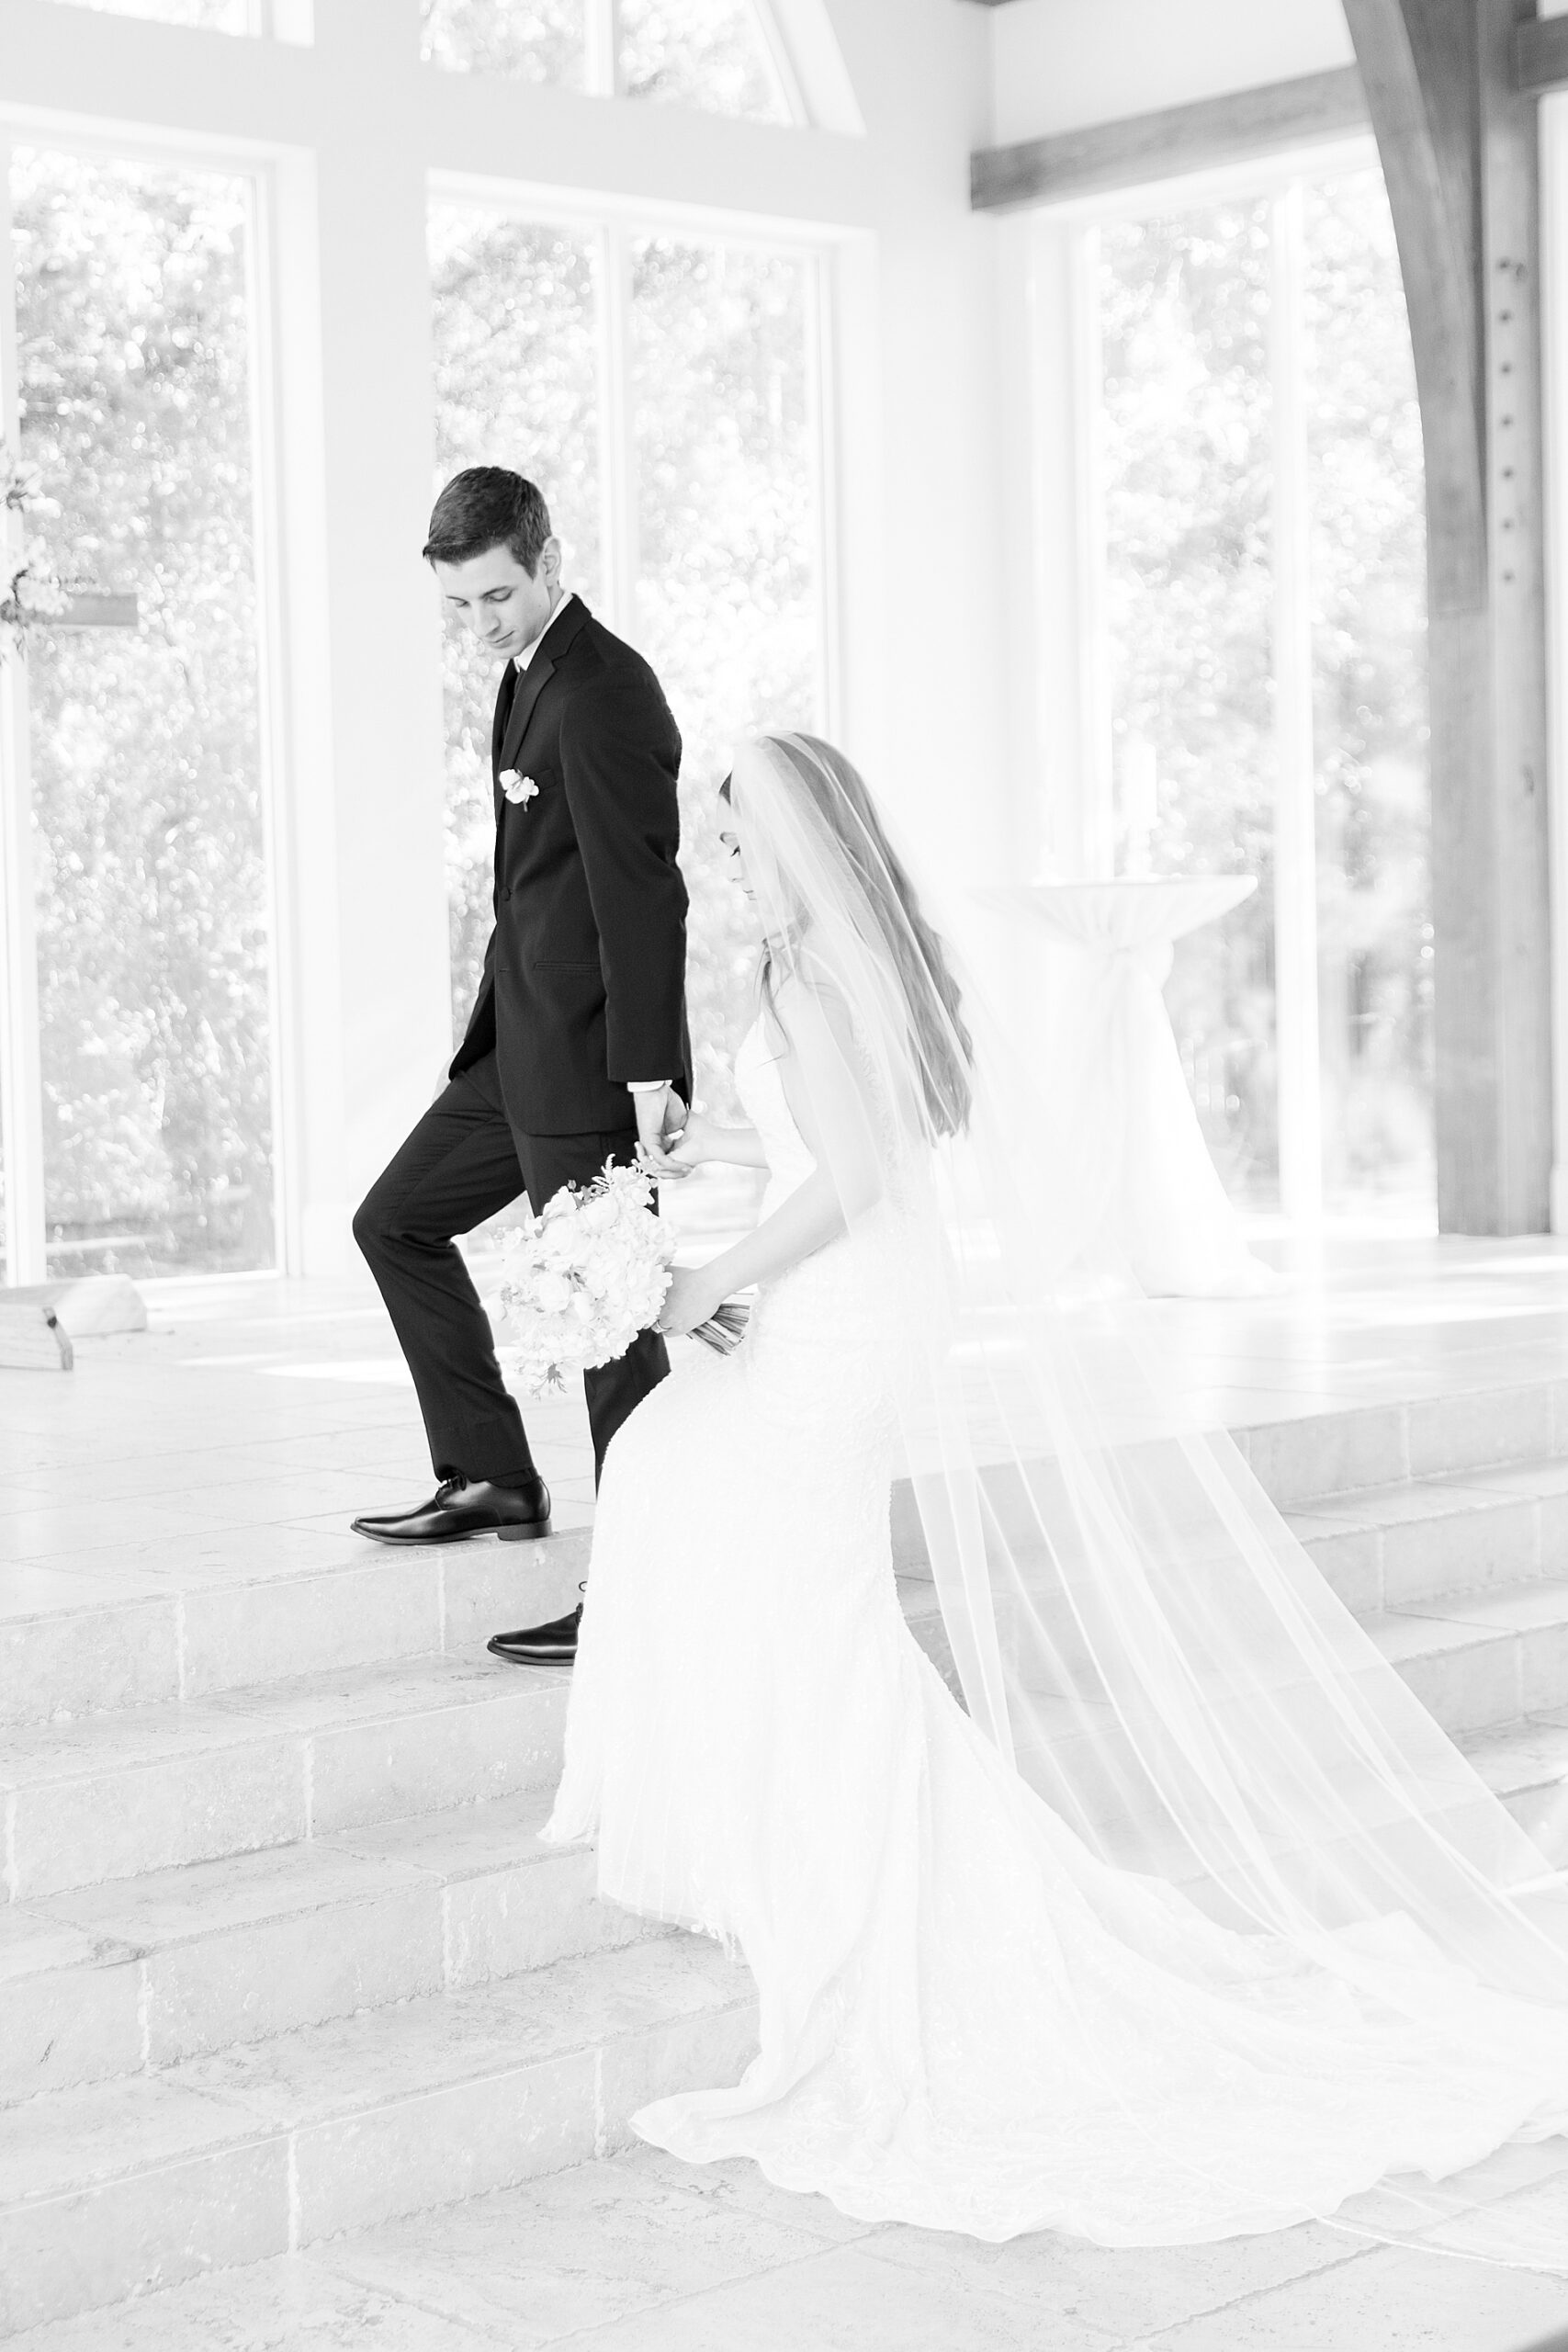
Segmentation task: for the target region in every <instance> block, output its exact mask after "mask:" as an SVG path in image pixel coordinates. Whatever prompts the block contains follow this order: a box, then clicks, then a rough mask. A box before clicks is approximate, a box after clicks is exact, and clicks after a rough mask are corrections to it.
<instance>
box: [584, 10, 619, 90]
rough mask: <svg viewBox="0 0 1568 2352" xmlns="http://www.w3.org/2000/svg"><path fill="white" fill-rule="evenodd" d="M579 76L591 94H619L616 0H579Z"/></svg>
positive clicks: (617, 14) (617, 11)
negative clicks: (584, 12) (581, 63)
mask: <svg viewBox="0 0 1568 2352" xmlns="http://www.w3.org/2000/svg"><path fill="white" fill-rule="evenodd" d="M583 7H584V10H585V11H586V14H585V16H584V18H583V69H584V70H583V79H584V81H585V82H586V84H587V87H588V94H589V96H591V97H595V98H613V97H616V96H619V93H620V87H621V80H620V54H621V21H620V18H621V12H620V0H583Z"/></svg>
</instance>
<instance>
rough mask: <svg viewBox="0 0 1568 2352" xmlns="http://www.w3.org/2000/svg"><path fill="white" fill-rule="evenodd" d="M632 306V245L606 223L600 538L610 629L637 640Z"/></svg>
mask: <svg viewBox="0 0 1568 2352" xmlns="http://www.w3.org/2000/svg"><path fill="white" fill-rule="evenodd" d="M631 303H632V257H631V239H630V237H629V235H628V233H627V232H626V230H625V229H624V228H622V227H621V226H620V225H619V224H618V223H613V222H611V223H606V224H605V225H604V226H603V227H602V228H601V229H600V231H599V539H600V547H601V549H602V556H603V564H604V607H605V611H606V613H607V614H608V616H609V622H610V627H611V628H613V629H614V630H615V634H616V635H617V636H618V637H626V638H633V639H635V632H636V623H637V571H638V569H639V564H640V549H639V547H638V533H637V450H636V446H635V441H634V436H633V432H632V386H631V341H632V324H631Z"/></svg>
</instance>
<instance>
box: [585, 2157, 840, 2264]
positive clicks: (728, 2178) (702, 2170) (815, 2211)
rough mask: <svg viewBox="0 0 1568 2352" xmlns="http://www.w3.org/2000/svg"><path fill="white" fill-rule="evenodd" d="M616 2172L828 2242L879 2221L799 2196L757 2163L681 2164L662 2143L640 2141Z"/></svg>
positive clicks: (619, 2160) (837, 2242)
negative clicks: (651, 2145)
mask: <svg viewBox="0 0 1568 2352" xmlns="http://www.w3.org/2000/svg"><path fill="white" fill-rule="evenodd" d="M615 2172H616V2175H617V2177H622V2176H626V2175H627V2174H634V2173H635V2174H638V2175H642V2176H644V2177H647V2178H649V2179H650V2180H654V2181H660V2182H662V2183H663V2184H664V2185H665V2186H667V2187H669V2188H675V2189H679V2190H681V2191H682V2193H683V2194H685V2195H687V2196H692V2197H702V2198H705V2199H707V2201H708V2203H709V2204H711V2205H714V2206H716V2207H718V2208H720V2209H721V2210H723V2211H731V2210H736V2211H745V2212H748V2213H754V2214H757V2215H759V2216H760V2217H761V2219H762V2220H763V2221H769V2222H777V2223H778V2224H779V2226H780V2227H781V2228H784V2229H792V2230H807V2231H809V2233H811V2235H812V2236H813V2237H815V2238H818V2239H821V2240H824V2241H825V2242H826V2243H828V2244H829V2245H847V2244H849V2243H850V2242H851V2241H852V2240H855V2239H860V2238H864V2237H869V2236H870V2235H871V2234H872V2232H873V2231H874V2229H875V2227H876V2226H877V2225H876V2224H875V2223H874V2222H860V2221H856V2220H855V2219H854V2217H853V2216H852V2214H849V2213H840V2211H839V2209H838V2207H837V2206H836V2205H831V2204H829V2201H828V2199H827V2198H825V2197H808V2196H802V2195H799V2194H798V2193H797V2192H795V2190H793V2189H787V2188H774V2186H773V2182H772V2181H771V2180H770V2179H769V2178H768V2177H767V2175H766V2174H765V2173H763V2172H761V2171H760V2170H759V2169H758V2167H757V2166H756V2165H752V2164H744V2163H741V2162H740V2161H739V2160H738V2159H737V2160H727V2161H725V2162H723V2163H719V2164H712V2165H687V2164H682V2163H681V2161H680V2160H679V2158H678V2157H675V2156H671V2155H670V2154H666V2152H665V2151H664V2150H663V2149H662V2148H649V2147H646V2146H638V2147H636V2148H634V2149H632V2150H631V2151H630V2153H629V2154H626V2155H624V2156H618V2157H617V2158H616V2159H615Z"/></svg>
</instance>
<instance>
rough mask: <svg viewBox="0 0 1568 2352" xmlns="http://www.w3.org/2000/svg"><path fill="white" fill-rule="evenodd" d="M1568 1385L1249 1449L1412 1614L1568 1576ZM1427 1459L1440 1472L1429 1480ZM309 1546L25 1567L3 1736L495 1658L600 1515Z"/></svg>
mask: <svg viewBox="0 0 1568 2352" xmlns="http://www.w3.org/2000/svg"><path fill="white" fill-rule="evenodd" d="M1559 1385H1560V1384H1557V1383H1553V1382H1546V1383H1541V1384H1538V1385H1536V1386H1534V1387H1531V1388H1527V1389H1518V1390H1516V1389H1507V1390H1502V1391H1484V1392H1481V1393H1480V1395H1479V1396H1478V1397H1458V1398H1450V1397H1442V1398H1435V1399H1429V1400H1424V1401H1423V1402H1422V1404H1421V1405H1420V1406H1419V1407H1417V1406H1416V1405H1406V1406H1397V1407H1389V1406H1382V1405H1380V1406H1370V1407H1368V1408H1364V1409H1363V1410H1361V1411H1358V1412H1350V1413H1333V1414H1320V1415H1315V1416H1306V1417H1303V1418H1301V1419H1295V1420H1291V1421H1284V1422H1275V1423H1270V1424H1268V1425H1267V1426H1266V1427H1265V1428H1264V1429H1262V1430H1244V1431H1242V1432H1240V1437H1241V1442H1243V1444H1244V1447H1245V1448H1246V1449H1247V1451H1248V1453H1249V1455H1250V1456H1251V1458H1252V1460H1253V1463H1254V1466H1255V1467H1256V1468H1257V1469H1258V1474H1259V1476H1260V1477H1261V1478H1262V1479H1263V1482H1264V1484H1265V1485H1266V1486H1268V1487H1269V1491H1270V1492H1271V1493H1272V1494H1273V1496H1274V1498H1275V1500H1276V1501H1278V1502H1280V1504H1281V1506H1282V1507H1285V1508H1287V1509H1288V1510H1289V1512H1290V1515H1291V1517H1292V1524H1294V1525H1295V1527H1296V1530H1297V1532H1298V1533H1299V1534H1300V1535H1301V1536H1302V1538H1303V1542H1305V1543H1306V1544H1307V1547H1308V1549H1309V1551H1310V1552H1311V1553H1312V1555H1313V1556H1314V1559H1315V1560H1316V1562H1317V1564H1318V1565H1319V1566H1320V1567H1322V1569H1323V1570H1324V1573H1325V1575H1326V1576H1327V1577H1328V1578H1329V1580H1330V1582H1331V1583H1332V1584H1333V1585H1334V1587H1335V1589H1336V1590H1337V1592H1338V1593H1339V1595H1340V1598H1341V1599H1342V1600H1345V1601H1346V1602H1347V1604H1348V1606H1349V1607H1351V1608H1354V1609H1356V1610H1358V1611H1373V1610H1378V1609H1383V1608H1396V1607H1400V1606H1402V1605H1403V1604H1404V1602H1405V1601H1406V1600H1425V1599H1426V1598H1427V1597H1429V1596H1430V1595H1432V1594H1434V1593H1438V1592H1444V1591H1450V1590H1461V1589H1466V1588H1467V1587H1469V1586H1471V1585H1486V1584H1495V1583H1510V1584H1511V1583H1517V1582H1520V1581H1522V1580H1523V1579H1525V1578H1526V1577H1531V1576H1535V1575H1545V1574H1551V1573H1555V1572H1568V1460H1564V1459H1563V1458H1562V1457H1560V1456H1559V1455H1557V1454H1556V1453H1552V1452H1551V1451H1542V1450H1541V1448H1542V1442H1543V1440H1544V1441H1546V1442H1547V1443H1548V1445H1550V1444H1551V1443H1554V1442H1556V1439H1557V1436H1558V1435H1559V1434H1560V1432H1559V1431H1558V1429H1557V1419H1556V1417H1557V1414H1558V1411H1559V1407H1560V1404H1561V1401H1562V1400H1561V1399H1560V1398H1559V1397H1558V1388H1559ZM1499 1397H1501V1398H1502V1399H1504V1400H1506V1405H1507V1409H1506V1411H1505V1410H1502V1409H1501V1408H1499V1407H1498V1404H1497V1401H1496V1400H1497V1399H1498V1398H1499ZM1450 1408H1451V1410H1452V1414H1453V1416H1454V1417H1455V1419H1454V1426H1453V1427H1452V1428H1450V1427H1449V1426H1448V1422H1447V1419H1445V1417H1446V1416H1448V1415H1449V1414H1450ZM1472 1408H1473V1411H1474V1415H1475V1418H1474V1419H1473V1422H1472V1419H1470V1418H1469V1416H1470V1415H1471V1413H1472ZM1563 1411H1564V1416H1565V1418H1568V1408H1563ZM1413 1430H1417V1431H1420V1432H1423V1433H1424V1434H1423V1436H1422V1442H1420V1443H1416V1442H1413V1438H1412V1431H1413ZM1510 1445H1511V1446H1512V1448H1513V1452H1512V1453H1510V1455H1509V1456H1508V1458H1507V1459H1506V1460H1501V1459H1499V1460H1496V1461H1485V1462H1482V1461H1478V1462H1476V1463H1475V1464H1472V1466H1470V1467H1468V1468H1465V1469H1463V1470H1462V1471H1460V1470H1456V1467H1455V1463H1456V1460H1457V1458H1458V1457H1459V1456H1460V1455H1461V1454H1463V1453H1466V1452H1469V1453H1472V1454H1475V1455H1478V1456H1480V1455H1485V1456H1492V1455H1496V1454H1497V1453H1498V1450H1499V1449H1500V1448H1503V1447H1506V1446H1510ZM1412 1461H1415V1462H1416V1463H1417V1464H1422V1465H1424V1466H1423V1467H1422V1468H1421V1469H1420V1470H1419V1471H1418V1473H1417V1474H1416V1476H1412V1475H1411V1473H1410V1470H1409V1467H1408V1465H1409V1464H1411V1462H1412ZM1434 1464H1436V1465H1439V1466H1436V1467H1434V1466H1432V1465H1434ZM1380 1470H1381V1471H1382V1472H1383V1473H1385V1474H1386V1475H1384V1476H1382V1477H1374V1476H1373V1473H1374V1472H1377V1471H1380ZM1325 1477H1327V1478H1329V1479H1330V1484H1329V1485H1327V1486H1325V1485H1323V1484H1322V1483H1321V1482H1322V1480H1323V1479H1324V1478H1325ZM1334 1478H1338V1479H1340V1480H1342V1481H1344V1482H1345V1483H1343V1484H1341V1485H1339V1486H1335V1485H1334V1484H1333V1483H1332V1481H1333V1479H1334ZM894 1517H895V1530H896V1540H897V1555H898V1558H899V1562H900V1565H901V1566H903V1565H916V1564H918V1561H919V1557H920V1556H921V1555H922V1554H923V1548H924V1547H923V1541H922V1539H921V1537H920V1534H919V1527H918V1523H917V1522H916V1521H914V1519H913V1515H912V1508H911V1504H910V1499H909V1496H908V1488H907V1487H903V1486H902V1482H901V1490H900V1491H899V1492H897V1494H896V1496H895V1512H894ZM289 1540H290V1539H289V1532H288V1531H287V1530H274V1529H244V1530H240V1531H236V1532H235V1533H234V1535H232V1536H231V1537H214V1538H212V1539H211V1540H210V1541H209V1543H208V1544H204V1545H203V1546H202V1547H201V1552H200V1556H199V1558H198V1559H197V1560H196V1561H194V1562H192V1561H189V1560H188V1559H182V1560H181V1561H179V1562H178V1563H177V1564H165V1563H164V1561H162V1560H161V1559H160V1557H159V1555H158V1554H157V1552H156V1549H155V1547H143V1549H142V1551H141V1552H140V1553H139V1554H138V1555H137V1556H136V1559H135V1561H134V1562H133V1563H128V1564H127V1565H126V1566H123V1567H117V1568H116V1569H115V1570H113V1571H110V1570H107V1569H104V1570H100V1571H95V1572H79V1571H77V1570H76V1569H71V1570H60V1569H51V1568H50V1567H49V1566H36V1567H35V1566H27V1565H22V1566H17V1567H14V1568H12V1569H11V1570H10V1572H9V1573H8V1575H7V1577H6V1590H5V1592H4V1594H3V1595H0V1726H4V1725H6V1724H45V1723H50V1722H55V1723H59V1722H61V1721H62V1720H67V1719H74V1718H76V1717H78V1716H80V1715H83V1714H85V1713H96V1712H100V1711H103V1710H109V1709H115V1708H120V1707H128V1706H151V1705H157V1704H160V1703H164V1702H170V1701H173V1700H175V1699H184V1700H186V1701H192V1700H200V1699H203V1698H207V1697H211V1696H216V1695H220V1694H224V1693H229V1692H232V1691H243V1690H248V1689H251V1688H253V1687H254V1686H255V1685H257V1684H261V1683H265V1682H267V1681H271V1680H274V1679H287V1678H290V1677H295V1676H299V1675H307V1674H323V1673H329V1672H338V1671H342V1670H344V1669H345V1668H355V1667H360V1666H371V1665H376V1664H382V1663H386V1662H389V1661H391V1660H395V1659H411V1660H412V1659H417V1658H420V1657H427V1656H429V1655H432V1654H446V1655H448V1656H451V1657H464V1656H474V1655H477V1654H478V1652H479V1651H480V1650H482V1648H483V1645H484V1642H485V1640H486V1639H487V1638H488V1636H489V1635H490V1634H491V1633H493V1632H495V1631H497V1630H498V1629H499V1628H500V1627H502V1626H504V1625H508V1624H513V1623H525V1622H527V1621H528V1620H529V1619H530V1618H532V1619H536V1620H537V1619H542V1618H546V1617H550V1616H555V1615H558V1614H559V1613H560V1611H562V1610H564V1609H565V1608H567V1607H569V1606H570V1604H571V1602H572V1600H574V1599H575V1596H576V1589H577V1586H578V1584H579V1582H580V1581H581V1578H582V1577H584V1576H585V1575H586V1572H587V1565H588V1554H589V1546H590V1540H591V1531H590V1528H589V1526H588V1524H587V1523H586V1520H585V1519H584V1520H582V1521H580V1522H579V1523H578V1524H575V1525H566V1526H563V1527H561V1528H560V1529H559V1532H558V1533H557V1534H555V1535H554V1536H552V1537H550V1538H549V1539H547V1541H546V1542H544V1543H542V1544H526V1545H524V1544H499V1543H495V1542H491V1541H488V1540H480V1541H477V1542H471V1543H467V1544H448V1545H445V1546H439V1547H433V1548H431V1549H430V1550H426V1551H416V1552H408V1553H404V1552H398V1551H392V1550H387V1549H382V1548H378V1547H377V1546H374V1545H370V1544H365V1543H364V1542H363V1541H362V1540H360V1539H356V1538H354V1537H353V1536H350V1535H346V1534H345V1536H344V1539H343V1544H342V1550H341V1553H339V1554H338V1555H336V1556H329V1557H328V1559H327V1560H326V1561H325V1562H324V1563H323V1562H322V1561H321V1539H320V1537H319V1535H318V1536H314V1537H312V1538H311V1539H310V1544H309V1547H308V1549H309V1556H310V1559H311V1561H312V1562H314V1563H316V1564H315V1565H311V1566H299V1567H294V1568H289V1567H288V1566H287V1565H285V1564H286V1563H287V1559H288V1544H289Z"/></svg>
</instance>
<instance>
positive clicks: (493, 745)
mask: <svg viewBox="0 0 1568 2352" xmlns="http://www.w3.org/2000/svg"><path fill="white" fill-rule="evenodd" d="M516 696H517V673H516V671H515V670H514V669H513V666H512V664H511V662H508V663H507V665H506V667H505V669H504V670H503V671H502V673H501V684H500V685H499V686H497V688H496V690H495V717H494V718H492V719H491V727H490V756H491V766H492V767H499V766H500V765H501V743H502V736H503V735H504V734H505V732H506V722H507V719H508V718H510V717H511V715H512V706H513V702H514V701H515V700H516Z"/></svg>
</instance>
